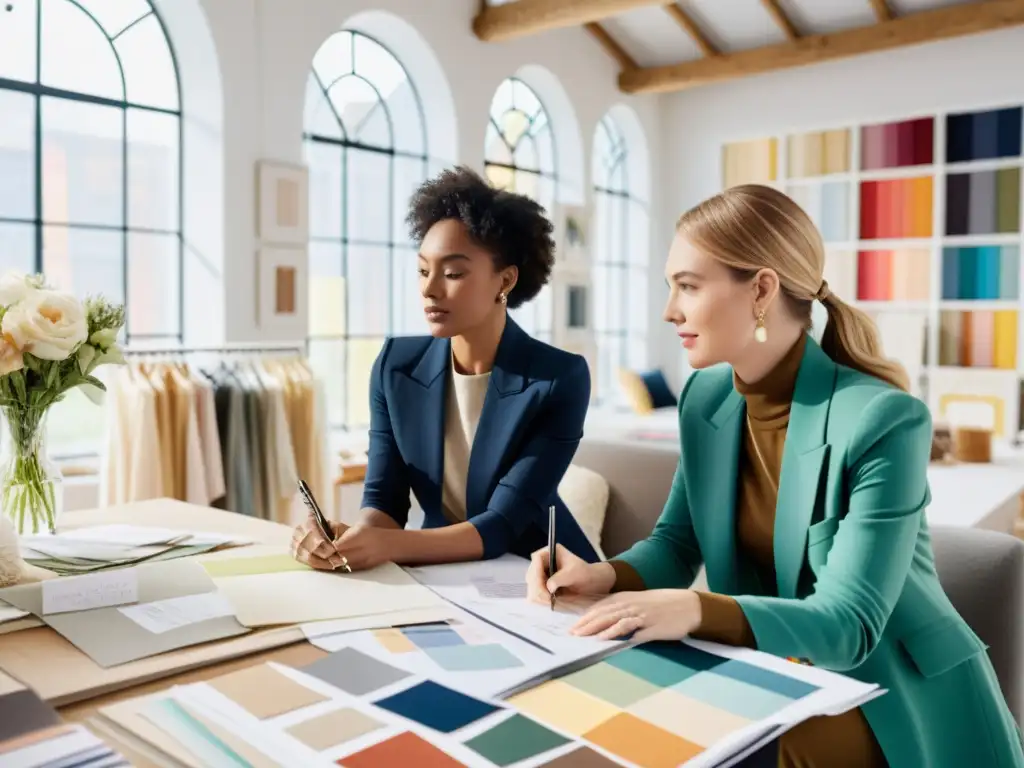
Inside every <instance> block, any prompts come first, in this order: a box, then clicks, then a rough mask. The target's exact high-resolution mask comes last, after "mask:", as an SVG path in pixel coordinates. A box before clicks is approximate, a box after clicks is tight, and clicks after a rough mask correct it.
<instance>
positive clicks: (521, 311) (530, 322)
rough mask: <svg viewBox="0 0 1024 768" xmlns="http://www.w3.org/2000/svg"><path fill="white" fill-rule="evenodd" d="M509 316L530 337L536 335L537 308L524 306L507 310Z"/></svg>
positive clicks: (531, 305) (530, 305)
mask: <svg viewBox="0 0 1024 768" xmlns="http://www.w3.org/2000/svg"><path fill="white" fill-rule="evenodd" d="M508 313H509V316H510V317H511V318H512V319H513V320H515V321H516V324H517V325H518V326H519V327H520V328H522V329H523V330H524V331H526V332H527V333H528V334H529V335H530V336H533V337H536V335H537V308H536V307H535V306H534V305H533V304H524V305H523V306H521V307H517V308H516V309H510V310H509V312H508Z"/></svg>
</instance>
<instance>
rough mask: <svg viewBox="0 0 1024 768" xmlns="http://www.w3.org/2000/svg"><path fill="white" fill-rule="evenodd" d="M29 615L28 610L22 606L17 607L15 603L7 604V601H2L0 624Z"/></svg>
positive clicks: (0, 603)
mask: <svg viewBox="0 0 1024 768" xmlns="http://www.w3.org/2000/svg"><path fill="white" fill-rule="evenodd" d="M28 615H29V613H28V611H23V610H21V609H20V608H15V607H14V606H13V605H7V603H2V602H0V624H3V623H5V622H8V621H14V620H15V619H21V618H23V617H25V616H28Z"/></svg>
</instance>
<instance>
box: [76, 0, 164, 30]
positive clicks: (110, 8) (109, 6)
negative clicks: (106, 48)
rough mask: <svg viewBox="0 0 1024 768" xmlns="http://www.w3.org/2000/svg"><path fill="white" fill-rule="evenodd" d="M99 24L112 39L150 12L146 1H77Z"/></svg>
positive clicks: (150, 9)
mask: <svg viewBox="0 0 1024 768" xmlns="http://www.w3.org/2000/svg"><path fill="white" fill-rule="evenodd" d="M78 2H79V4H80V5H82V6H84V7H85V9H86V10H87V11H89V13H91V14H92V15H93V16H94V17H95V18H96V21H98V22H99V23H100V26H101V27H103V29H104V31H105V32H106V33H107V34H108V35H110V36H111V37H114V36H115V35H116V34H117V33H118V32H120V31H121V30H123V29H124V28H125V27H127V26H128V25H129V24H131V23H132V22H133V21H138V20H139V19H141V18H142V17H143V16H145V15H146V14H149V13H151V12H152V10H153V9H152V8H150V6H149V3H148V2H147V0H86V1H85V2H82V0H78Z"/></svg>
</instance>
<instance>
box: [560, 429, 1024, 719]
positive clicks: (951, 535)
mask: <svg viewBox="0 0 1024 768" xmlns="http://www.w3.org/2000/svg"><path fill="white" fill-rule="evenodd" d="M678 461H679V452H678V449H674V448H669V447H667V446H664V445H659V444H657V443H643V442H639V441H630V440H603V439H592V438H585V439H584V440H583V442H582V443H581V444H580V447H579V450H578V451H577V452H576V457H575V458H574V459H573V464H576V465H578V466H582V467H585V468H587V469H590V470H593V471H594V472H597V473H598V474H600V475H601V476H602V477H604V478H605V480H607V482H608V485H609V486H610V488H609V498H608V507H607V511H606V514H605V522H604V529H603V531H602V535H601V544H602V547H603V549H604V551H605V554H606V555H607V556H608V557H612V556H614V555H616V554H618V553H620V552H622V551H623V550H625V549H627V548H629V546H630V545H631V544H633V542H635V541H637V540H638V539H641V538H643V537H645V536H647V535H648V534H649V533H650V531H651V529H652V528H653V527H654V523H655V522H656V521H657V519H658V515H660V514H661V510H662V506H663V505H664V503H665V499H666V498H667V497H668V491H669V488H670V487H671V485H672V476H673V474H674V472H675V468H676V464H677V463H678ZM931 533H932V544H933V546H934V550H935V560H936V567H937V569H938V572H939V578H940V580H941V582H942V585H943V587H944V588H945V590H946V592H947V594H948V595H949V597H950V599H951V600H952V601H953V604H954V605H955V606H956V608H957V610H958V611H959V612H960V614H961V615H962V616H963V617H964V618H965V619H966V620H967V622H968V623H969V624H970V625H971V626H972V627H973V628H974V631H975V632H977V634H978V635H979V637H981V639H982V640H983V641H984V642H985V643H987V644H988V646H989V656H990V658H991V659H992V664H993V665H994V667H995V669H996V673H997V674H998V675H999V680H1000V684H1001V685H1002V688H1003V695H1004V696H1006V700H1007V702H1008V704H1009V706H1010V709H1011V710H1012V711H1013V714H1014V716H1015V717H1016V719H1017V722H1018V723H1020V722H1021V716H1022V714H1024V698H1022V697H1024V684H1022V683H1024V681H1022V680H1021V676H1022V675H1024V647H1022V646H1024V627H1022V614H1024V610H1022V608H1024V542H1022V541H1020V540H1019V539H1017V538H1015V537H1013V536H1008V535H1006V534H1002V533H996V532H993V531H985V530H979V529H972V528H939V527H934V528H932V531H931ZM695 586H696V587H697V588H701V587H702V586H703V584H702V577H701V581H699V582H698V584H696V585H695Z"/></svg>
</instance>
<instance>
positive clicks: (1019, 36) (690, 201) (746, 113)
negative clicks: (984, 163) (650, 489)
mask: <svg viewBox="0 0 1024 768" xmlns="http://www.w3.org/2000/svg"><path fill="white" fill-rule="evenodd" d="M1021 71H1024V28H1016V29H1010V30H1005V31H1001V32H995V33H989V34H984V35H975V36H971V37H964V38H959V39H956V40H950V41H945V42H941V43H931V44H928V45H921V46H915V47H913V48H905V49H901V50H898V51H893V52H888V53H879V54H871V55H868V56H861V57H858V58H855V59H848V60H845V61H838V62H833V63H829V64H822V65H818V66H815V67H807V68H803V69H794V70H789V71H785V72H779V73H775V74H769V75H762V76H759V77H751V78H747V79H743V80H737V81H734V82H731V83H726V84H722V85H714V86H707V87H703V88H698V89H694V90H692V91H682V92H679V93H676V94H672V95H669V96H666V97H665V99H664V103H663V115H662V120H663V124H662V133H661V140H662V143H661V152H662V154H661V155H660V156H658V157H657V159H656V161H655V168H656V170H658V169H660V170H661V173H662V176H661V179H660V182H661V185H660V190H661V193H662V199H663V207H662V211H661V216H660V217H659V220H660V221H661V222H663V223H664V226H662V227H660V228H659V227H657V226H656V228H655V235H654V239H653V241H652V245H653V248H654V251H655V256H654V264H655V265H657V263H658V262H659V260H660V259H661V258H663V257H659V256H658V254H659V253H660V254H665V253H667V251H668V245H669V243H670V241H671V237H672V227H671V222H672V221H674V219H675V218H676V217H677V216H678V215H679V214H680V213H682V212H683V211H684V210H686V209H687V208H689V207H691V206H693V205H695V204H697V203H698V202H700V201H701V200H702V199H704V198H705V197H708V196H710V195H713V194H715V193H716V192H718V191H719V190H720V183H721V181H720V175H719V167H720V158H721V145H722V144H723V143H725V142H728V141H733V140H736V139H744V138H755V137H760V136H763V135H767V134H779V133H783V132H787V131H801V130H816V129H820V128H829V127H840V126H843V125H849V124H851V123H855V122H863V121H865V120H879V121H884V120H889V119H899V118H904V117H911V116H914V115H915V114H918V113H920V114H927V113H930V112H935V111H940V110H941V111H944V110H959V109H964V110H971V109H982V108H986V107H996V106H1004V105H1010V104H1021V103H1024V78H1022V77H1021V74H1020V73H1021ZM656 183H657V182H656ZM657 188H658V187H657V186H656V189H657ZM655 269H656V267H655ZM652 286H657V284H656V283H652ZM664 296H665V289H664V287H663V285H661V286H660V287H655V289H654V290H652V303H657V302H659V301H661V300H662V299H663V298H664ZM659 326H664V327H662V328H660V330H659ZM653 337H654V342H653V348H654V350H655V351H654V353H653V355H654V359H653V360H652V363H656V364H660V365H661V366H663V367H664V369H665V371H666V374H668V375H670V376H671V377H672V383H673V384H674V385H679V384H681V380H682V369H683V363H682V359H683V355H682V352H681V350H680V349H679V346H678V344H677V343H676V340H675V338H674V337H673V336H672V335H671V330H670V329H668V328H667V326H665V324H664V323H659V324H658V325H655V326H654V333H653Z"/></svg>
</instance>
